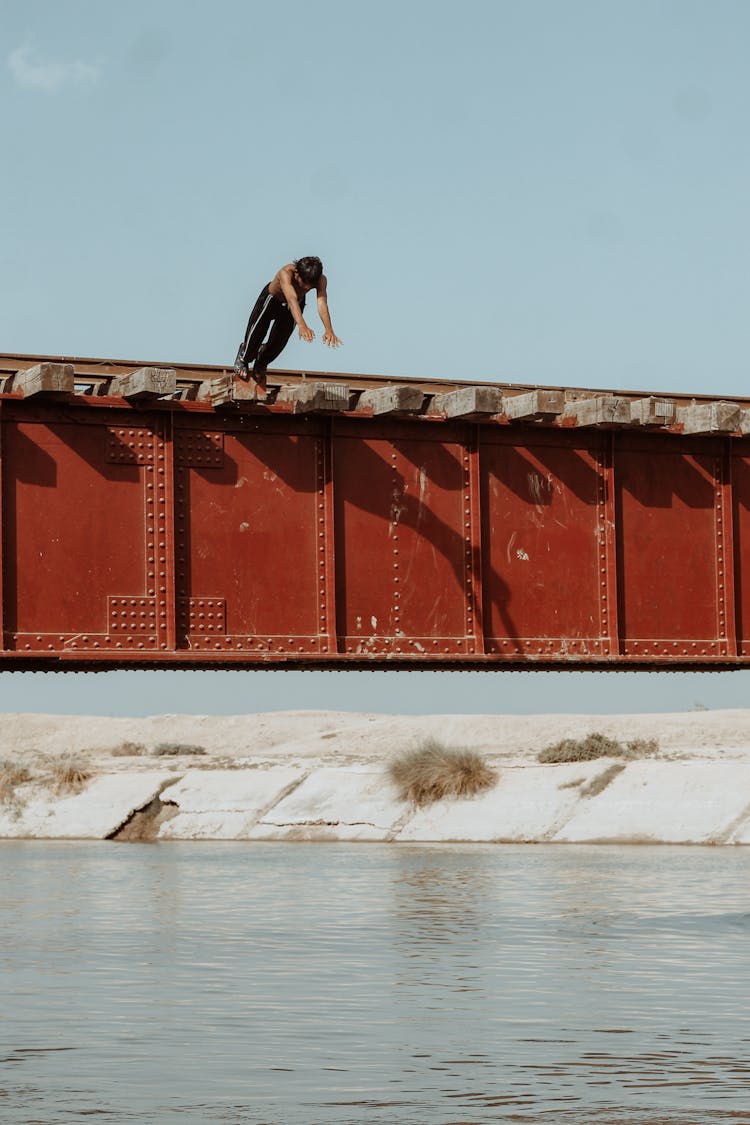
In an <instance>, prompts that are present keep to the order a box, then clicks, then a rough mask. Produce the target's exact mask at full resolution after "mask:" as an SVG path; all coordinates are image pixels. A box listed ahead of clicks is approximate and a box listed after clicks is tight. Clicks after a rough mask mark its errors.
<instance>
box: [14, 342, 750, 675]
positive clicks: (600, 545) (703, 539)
mask: <svg viewBox="0 0 750 1125" xmlns="http://www.w3.org/2000/svg"><path fill="white" fill-rule="evenodd" d="M0 478H1V479H0V504H1V506H2V514H1V520H0V527H1V532H2V534H1V537H0V552H1V555H2V589H1V590H0V613H1V615H2V629H1V630H0V637H1V638H2V647H1V648H0V668H2V669H5V670H8V669H11V670H13V669H15V670H21V669H47V670H65V669H71V670H73V669H75V670H81V669H88V670H97V669H111V668H124V667H139V668H179V667H191V668H198V667H200V668H230V667H233V668H236V667H246V668H261V667H262V668H269V667H278V668H307V667H317V668H330V669H343V668H385V667H389V668H440V667H445V668H461V669H468V668H484V669H486V668H496V669H500V668H514V669H520V668H560V669H562V668H578V669H580V668H582V667H589V668H617V669H626V668H641V669H643V668H669V667H671V668H693V669H694V668H704V669H707V668H738V667H743V666H746V665H748V664H750V551H749V550H748V544H749V543H750V400H748V399H736V398H735V399H731V400H727V399H722V398H717V397H715V396H710V395H705V396H695V397H693V396H690V397H689V396H681V395H674V396H666V397H665V396H663V395H653V394H649V393H647V392H634V391H629V392H622V393H612V392H604V391H595V390H587V389H585V388H575V387H554V386H550V387H540V386H535V387H529V386H520V385H513V384H509V383H485V382H482V383H471V382H466V381H451V382H438V381H434V382H431V381H428V380H415V379H398V380H396V379H391V378H378V377H369V376H361V375H341V374H337V375H331V374H326V373H313V372H302V371H282V370H277V371H271V372H269V385H268V390H267V392H266V393H262V392H258V391H257V390H256V388H255V387H254V386H252V385H248V384H245V383H239V382H237V381H236V380H234V378H233V376H232V372H231V369H229V368H222V367H208V366H202V367H190V366H187V365H184V364H183V365H181V364H175V365H170V366H166V365H163V364H153V363H142V362H127V361H124V360H108V359H104V360H103V359H84V358H80V357H64V356H29V355H7V354H4V355H0Z"/></svg>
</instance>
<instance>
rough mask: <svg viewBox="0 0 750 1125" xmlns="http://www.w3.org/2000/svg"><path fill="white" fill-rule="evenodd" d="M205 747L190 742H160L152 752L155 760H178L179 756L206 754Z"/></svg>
mask: <svg viewBox="0 0 750 1125" xmlns="http://www.w3.org/2000/svg"><path fill="white" fill-rule="evenodd" d="M205 753H206V751H205V748H204V747H203V746H194V745H193V744H192V743H190V742H160V743H159V744H158V746H155V747H154V749H153V750H152V754H153V755H154V757H155V758H176V757H177V756H178V755H179V754H205Z"/></svg>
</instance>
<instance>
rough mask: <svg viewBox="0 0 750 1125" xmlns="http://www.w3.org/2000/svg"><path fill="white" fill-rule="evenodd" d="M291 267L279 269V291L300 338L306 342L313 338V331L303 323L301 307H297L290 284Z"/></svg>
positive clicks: (294, 292) (295, 295) (297, 299)
mask: <svg viewBox="0 0 750 1125" xmlns="http://www.w3.org/2000/svg"><path fill="white" fill-rule="evenodd" d="M291 272H292V271H291V269H289V267H287V268H285V269H283V270H279V285H280V286H281V292H282V293H283V294H284V299H285V301H286V303H287V307H288V309H289V312H290V313H291V314H292V316H293V317H294V322H295V324H296V325H297V327H298V328H299V338H300V340H305V341H306V342H307V343H308V344H309V343H311V341H312V340H314V339H315V333H314V332H313V330H312V328H309V327H308V326H307V325H306V324H305V318H304V317H303V315H302V309H301V308H300V307H299V298H298V297H297V293H296V291H295V288H294V286H293V285H292V279H291Z"/></svg>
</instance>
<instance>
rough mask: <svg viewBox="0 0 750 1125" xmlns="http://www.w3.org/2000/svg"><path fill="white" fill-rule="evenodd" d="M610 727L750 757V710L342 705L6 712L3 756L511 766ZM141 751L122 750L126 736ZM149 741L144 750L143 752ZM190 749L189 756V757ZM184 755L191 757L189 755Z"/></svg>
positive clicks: (678, 746) (694, 753)
mask: <svg viewBox="0 0 750 1125" xmlns="http://www.w3.org/2000/svg"><path fill="white" fill-rule="evenodd" d="M591 731H601V732H602V733H604V734H607V735H610V736H612V737H615V738H619V739H620V740H623V741H627V740H629V739H633V738H656V739H658V741H659V747H660V750H661V755H662V756H663V757H667V758H692V757H695V758H709V759H710V758H721V759H722V760H727V761H730V760H734V761H736V760H750V710H745V709H742V710H740V709H737V710H726V711H691V712H687V713H678V714H661V715H654V714H647V715H608V716H601V715H594V716H592V715H534V716H529V715H502V716H498V715H475V716H469V715H376V714H356V713H348V712H336V711H286V712H273V713H267V714H259V715H233V716H218V717H217V716H201V715H199V716H195V715H157V716H153V717H150V718H103V717H100V716H87V715H24V714H9V715H4V716H3V719H2V723H0V759H2V758H6V759H12V760H16V761H17V760H19V758H20V759H23V758H24V757H25V756H26V755H33V754H35V753H44V754H55V755H57V754H65V753H70V752H78V753H82V754H85V755H86V756H87V757H89V758H90V759H91V763H92V765H94V764H96V765H98V766H100V767H102V766H104V767H105V768H106V769H107V770H108V771H112V770H126V769H127V770H133V769H138V768H141V767H142V768H144V769H146V768H153V766H154V758H155V756H156V757H160V761H159V764H160V766H162V767H163V766H166V765H167V764H168V760H169V758H168V756H159V755H155V753H154V752H155V750H156V748H157V747H158V746H159V744H161V743H180V744H185V745H187V746H196V747H199V748H202V749H203V750H204V751H205V754H203V755H201V756H200V759H198V758H195V759H194V760H193V763H192V764H194V765H198V764H201V763H205V764H206V765H209V764H210V765H211V766H213V767H216V766H217V765H221V764H223V763H225V764H226V765H228V766H231V765H239V764H240V763H242V764H247V765H250V764H258V765H261V764H263V763H265V762H267V763H274V762H275V763H279V762H282V761H283V762H294V761H304V762H311V761H316V762H319V763H321V764H324V765H348V764H350V763H355V762H375V761H386V760H387V759H388V758H390V757H391V756H392V755H393V754H395V753H397V752H398V751H400V750H403V749H406V748H408V747H411V746H414V745H418V744H419V742H420V741H421V740H422V739H424V738H426V737H427V736H430V735H432V736H435V737H438V738H440V739H441V741H443V742H445V743H447V744H449V745H455V746H469V747H471V748H473V749H476V750H479V751H480V752H482V753H484V754H485V755H486V756H487V757H489V758H492V759H495V760H497V761H498V762H501V763H506V764H520V763H522V762H528V763H531V761H532V760H533V759H535V757H536V754H537V753H538V751H539V750H541V749H542V748H543V747H545V746H547V745H549V744H550V743H552V742H556V741H558V740H559V739H561V738H568V737H574V738H578V737H583V736H584V735H586V734H588V733H589V732H591ZM125 742H130V743H135V744H137V745H136V749H135V753H134V754H132V755H122V754H118V753H115V754H113V751H117V749H118V748H119V747H121V746H122V744H123V743H125ZM138 747H140V749H138ZM188 756H189V755H188ZM183 757H184V755H183Z"/></svg>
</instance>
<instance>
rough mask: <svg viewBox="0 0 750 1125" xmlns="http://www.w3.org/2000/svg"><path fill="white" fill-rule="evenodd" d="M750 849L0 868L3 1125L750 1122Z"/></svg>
mask: <svg viewBox="0 0 750 1125" xmlns="http://www.w3.org/2000/svg"><path fill="white" fill-rule="evenodd" d="M749 943H750V849H742V848H738V849H727V848H722V849H712V848H670V847H640V848H639V847H629V848H619V847H602V846H598V847H561V846H548V847H545V846H539V847H535V846H507V847H502V846H497V845H492V846H472V845H461V846H458V847H452V846H448V845H436V846H429V847H424V846H393V845H390V846H388V845H385V846H381V845H353V844H343V845H338V844H335V845H333V844H330V845H304V844H293V845H285V844H234V843H232V844H206V843H200V844H189V843H175V844H160V845H127V844H116V843H83V842H76V843H49V842H42V841H28V842H4V843H2V844H0V1120H1V1121H3V1122H7V1123H11V1125H17V1123H22V1122H29V1123H31V1122H33V1123H36V1125H52V1123H55V1125H57V1123H63V1122H65V1123H69V1122H71V1121H77V1120H80V1119H81V1118H82V1117H88V1116H94V1117H95V1118H96V1120H98V1121H101V1122H113V1123H115V1122H116V1123H125V1122H136V1121H137V1122H155V1123H159V1122H171V1121H177V1120H178V1119H180V1120H184V1121H186V1122H190V1123H197V1122H201V1123H203V1122H205V1123H211V1125H213V1123H225V1122H226V1123H229V1125H261V1123H266V1125H297V1123H300V1125H311V1123H318V1122H319V1123H321V1125H323V1123H325V1125H327V1123H329V1122H330V1123H345V1122H358V1123H367V1125H370V1123H372V1125H386V1123H388V1125H393V1123H398V1125H405V1123H414V1125H458V1123H462V1125H466V1123H474V1122H476V1123H480V1122H491V1121H501V1122H521V1123H536V1122H544V1123H545V1125H567V1123H574V1122H581V1123H583V1122H586V1123H596V1125H606V1123H609V1122H617V1123H618V1125H625V1123H627V1125H633V1123H640V1122H644V1123H645V1122H649V1123H656V1122H658V1123H659V1125H664V1123H666V1122H669V1123H670V1125H672V1123H675V1125H677V1123H679V1125H688V1123H689V1125H693V1123H695V1125H698V1123H701V1125H702V1123H704V1122H717V1121H719V1122H735V1123H738V1122H742V1121H748V1122H750V1063H749V1062H748V1059H750V1007H749V1006H748V982H749V977H750V973H749V971H748V970H749V965H750V958H749V951H748V945H749Z"/></svg>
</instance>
